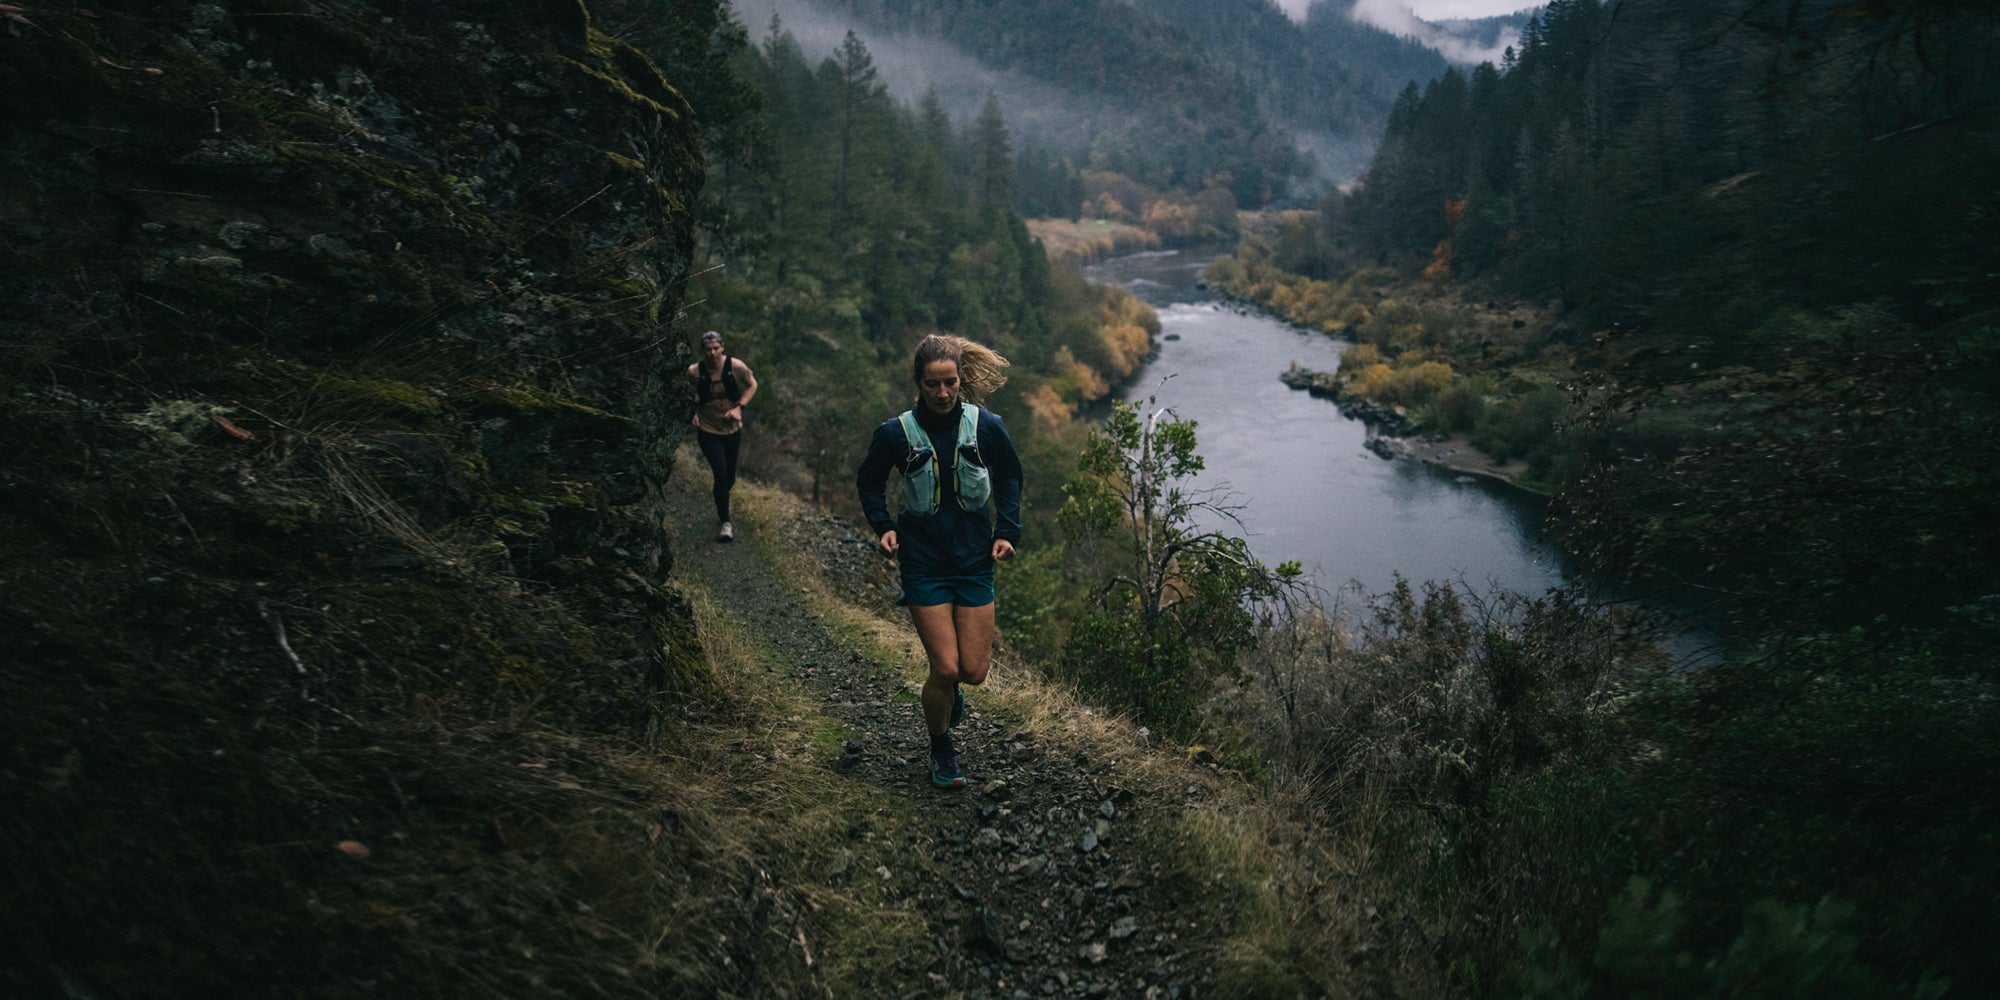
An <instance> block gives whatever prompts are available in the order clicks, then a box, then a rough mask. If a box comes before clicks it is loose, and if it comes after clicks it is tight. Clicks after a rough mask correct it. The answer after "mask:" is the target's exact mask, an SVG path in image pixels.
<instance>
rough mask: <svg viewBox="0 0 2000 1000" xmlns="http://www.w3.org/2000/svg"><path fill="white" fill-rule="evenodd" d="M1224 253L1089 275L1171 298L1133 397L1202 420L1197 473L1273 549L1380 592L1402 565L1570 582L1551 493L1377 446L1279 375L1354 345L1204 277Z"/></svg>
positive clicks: (1527, 586)
mask: <svg viewBox="0 0 2000 1000" xmlns="http://www.w3.org/2000/svg"><path fill="white" fill-rule="evenodd" d="M1213 257H1214V254H1213V253H1194V252H1172V251H1169V252H1163V253H1150V254H1139V255H1135V256H1130V257H1121V258H1117V259H1115V260H1111V261H1106V262H1104V263H1101V264H1097V265H1093V266H1092V267H1091V268H1089V272H1090V274H1091V276H1092V277H1093V278H1095V279H1097V280H1099V281H1103V282H1108V283H1117V284H1121V285H1124V286H1125V287H1126V288H1128V289H1130V290H1131V291H1132V293H1133V294H1135V295H1137V296H1138V297H1139V298H1141V299H1143V300H1145V301H1146V302H1147V303H1148V304H1150V305H1152V306H1153V307H1154V308H1155V309H1156V310H1158V311H1159V314H1160V327H1161V330H1160V332H1161V337H1162V340H1161V344H1160V350H1159V353H1158V356H1157V357H1156V358H1155V359H1154V360H1153V361H1151V362H1150V363H1148V364H1147V365H1146V367H1145V368H1144V369H1143V370H1142V371H1141V372H1140V373H1139V374H1138V375H1137V376H1136V377H1135V378H1134V380H1133V382H1132V383H1131V388H1130V389H1129V390H1127V392H1126V396H1127V397H1128V398H1130V399H1132V400H1134V401H1141V402H1143V401H1144V400H1145V399H1146V398H1147V397H1148V396H1155V397H1157V398H1158V400H1159V402H1160V403H1161V404H1163V405H1167V406H1171V407H1172V408H1173V410H1174V412H1176V413H1178V414H1179V415H1181V416H1182V417H1185V418H1188V419H1192V420H1194V421H1196V422H1197V423H1198V425H1199V426H1198V427H1197V429H1196V437H1197V438H1198V439H1199V441H1200V450H1201V454H1202V456H1203V458H1204V459H1205V460H1206V463H1207V470H1206V471H1205V472H1204V473H1203V474H1202V475H1201V476H1199V477H1197V480H1196V483H1197V485H1200V486H1207V487H1217V488H1223V489H1227V490H1228V491H1229V492H1230V494H1231V495H1232V502H1233V503H1235V504H1238V505H1240V506H1241V509H1240V510H1239V511H1238V517H1239V518H1240V519H1241V520H1242V523H1243V529H1244V531H1243V534H1244V536H1245V537H1246V538H1247V539H1248V541H1249V543H1250V548H1251V551H1253V552H1255V553H1256V555H1257V557H1258V558H1259V559H1261V560H1263V561H1264V562H1265V563H1266V564H1268V565H1276V564H1277V563H1279V562H1283V561H1286V560H1291V559H1296V560H1299V561H1300V562H1301V563H1303V564H1304V566H1305V568H1306V571H1307V572H1308V573H1309V574H1311V575H1312V576H1313V577H1314V579H1315V580H1317V581H1318V582H1319V583H1320V584H1321V585H1322V586H1325V587H1329V588H1333V587H1338V586H1341V585H1342V584H1344V583H1346V582H1347V581H1349V580H1355V581H1359V582H1360V584H1361V585H1362V587H1363V588H1364V589H1365V590H1366V591H1368V592H1370V593H1375V592H1380V591H1384V590H1387V589H1389V588H1390V587H1391V586H1392V585H1393V584H1394V578H1395V575H1396V574H1398V573H1400V574H1402V575H1403V576H1405V577H1407V578H1409V579H1411V580H1416V581H1422V580H1452V581H1463V582H1465V583H1467V584H1470V585H1471V586H1472V587H1473V588H1474V589H1476V590H1482V591H1483V590H1486V589H1488V588H1489V586H1490V585H1492V584H1498V585H1500V586H1503V587H1506V588H1509V589H1512V590H1517V591H1523V592H1526V593H1531V594H1535V593H1540V592H1542V591H1543V590H1545V589H1547V588H1549V587H1553V586H1556V585H1557V584H1559V583H1561V582H1562V568H1561V556H1560V553H1559V552H1558V551H1557V550H1556V548H1555V547H1554V546H1553V545H1550V544H1548V543H1547V542H1546V541H1545V540H1544V539H1543V538H1542V531H1541V522H1542V517H1543V514H1544V510H1545V501H1544V500H1542V498H1540V497H1537V496H1535V495H1533V494H1530V493H1526V492H1524V491H1520V490H1515V489H1512V488H1510V487H1507V486H1505V485H1502V484H1499V483H1493V482H1490V481H1487V480H1483V479H1477V478H1475V477H1471V476H1464V475H1461V474H1458V473H1454V472H1450V471H1448V470H1443V469H1439V468H1436V467H1434V466H1428V465H1423V464H1420V463H1416V462H1410V461H1404V460H1398V461H1389V460H1385V459H1383V458H1380V457H1378V456H1376V455H1375V454H1374V453H1372V452H1370V451H1368V450H1367V449H1366V448H1364V447H1363V444H1364V442H1365V441H1366V440H1367V437H1368V428H1367V426H1366V425H1365V424H1363V423H1362V422H1361V421H1358V420H1352V419H1349V418H1347V417H1344V416H1342V415H1341V413H1340V411H1339V410H1337V409H1335V408H1334V405H1333V403H1332V401H1330V400H1326V399H1318V398H1315V397H1313V396H1311V395H1309V394H1307V393H1304V392H1297V391H1294V390H1292V389H1288V388H1286V387H1285V385H1284V384H1283V383H1281V382H1279V381H1278V374H1279V373H1280V372H1282V371H1284V370H1285V368H1286V366H1287V365H1289V364H1291V363H1292V362H1297V363H1298V364H1299V365H1300V366H1302V367H1306V368H1314V369H1320V370H1331V369H1332V368H1334V367H1335V366H1336V365H1338V364H1339V359H1340V354H1341V352H1342V351H1343V350H1345V349H1346V347H1347V346H1348V345H1347V344H1346V343H1345V342H1343V341H1340V340H1336V339H1334V338H1331V337H1328V336H1326V335H1324V334H1320V333H1313V332H1308V331H1302V330H1300V329H1298V328H1296V327H1293V326H1291V325H1289V324H1287V323H1284V322H1282V321H1279V320H1276V319H1273V318H1271V317H1269V316H1265V315H1262V314H1259V313H1253V312H1249V311H1246V310H1243V309H1241V308H1239V307H1236V306H1233V305H1231V304H1229V303H1226V302H1223V301H1220V300H1218V299H1217V298H1216V296H1215V295H1214V294H1212V293H1211V292H1209V291H1207V290H1205V289H1202V288H1199V287H1197V283H1198V281H1199V279H1200V273H1201V269H1202V268H1203V267H1204V266H1205V265H1206V264H1207V262H1208V261H1209V260H1211V259H1213Z"/></svg>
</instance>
